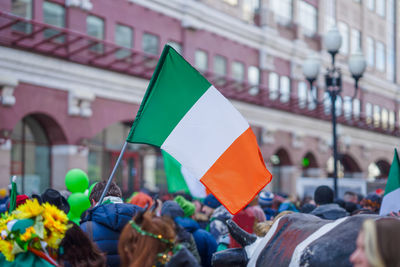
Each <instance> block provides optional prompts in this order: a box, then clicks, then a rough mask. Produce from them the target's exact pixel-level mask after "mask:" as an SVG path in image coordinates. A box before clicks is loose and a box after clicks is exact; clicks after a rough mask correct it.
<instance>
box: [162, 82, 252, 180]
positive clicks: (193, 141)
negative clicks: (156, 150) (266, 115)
mask: <svg viewBox="0 0 400 267" xmlns="http://www.w3.org/2000/svg"><path fill="white" fill-rule="evenodd" d="M248 128H249V124H248V123H247V121H246V120H245V119H244V118H243V117H242V115H241V114H240V113H239V112H238V111H237V110H236V109H235V108H234V107H233V106H232V104H231V103H230V102H229V101H228V100H227V99H226V98H225V97H224V96H223V95H222V94H221V93H220V92H218V90H217V89H215V87H214V86H211V87H210V88H209V89H208V90H207V91H206V92H205V93H204V94H203V95H202V96H201V97H200V99H199V100H198V101H197V102H196V103H195V104H194V105H193V106H192V108H191V109H190V110H189V111H188V112H187V113H186V115H185V116H184V117H183V118H182V120H181V121H180V122H179V123H178V125H177V126H176V127H175V128H174V130H173V131H172V132H171V134H170V135H169V136H168V137H167V139H166V140H165V141H164V143H163V144H162V145H161V149H163V150H165V151H167V152H168V153H169V154H170V155H171V156H173V157H174V158H175V159H176V160H177V161H179V162H180V163H181V164H182V165H183V166H185V168H187V170H188V171H189V172H190V173H192V174H193V175H194V177H195V178H196V179H198V180H199V179H200V178H201V177H203V175H204V174H205V173H206V172H207V171H208V169H209V168H210V167H211V166H212V165H213V164H214V162H215V161H216V160H217V159H218V158H219V157H220V156H221V155H222V153H224V152H225V150H226V149H227V148H228V147H229V146H230V145H231V144H232V143H233V141H235V140H236V139H237V138H238V137H239V136H240V135H241V134H242V133H243V132H244V131H245V130H247V129H248Z"/></svg>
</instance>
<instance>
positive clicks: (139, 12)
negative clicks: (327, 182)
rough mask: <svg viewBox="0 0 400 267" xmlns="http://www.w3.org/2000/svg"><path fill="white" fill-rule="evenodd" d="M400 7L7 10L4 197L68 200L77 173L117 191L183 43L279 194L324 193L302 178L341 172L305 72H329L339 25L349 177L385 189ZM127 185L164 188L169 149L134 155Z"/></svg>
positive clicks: (125, 4)
mask: <svg viewBox="0 0 400 267" xmlns="http://www.w3.org/2000/svg"><path fill="white" fill-rule="evenodd" d="M372 2H373V3H372ZM382 3H383V6H382ZM398 9H399V6H398V5H397V4H396V1H393V0H388V1H379V0H377V1H363V3H361V2H360V1H345V0H337V1H323V0H320V1H318V0H285V1H278V0H260V1H253V0H251V1H250V0H199V1H194V0H186V1H185V0H171V1H163V0H113V1H110V0H96V1H94V0H91V1H90V0H65V1H64V0H4V1H1V2H0V92H1V94H0V96H1V98H0V102H1V103H0V176H1V177H2V178H1V179H0V186H6V185H7V183H8V180H7V178H8V177H9V176H10V175H17V176H18V177H19V179H18V181H19V183H20V188H22V189H21V190H22V191H23V192H26V193H32V192H40V191H43V190H44V189H45V188H46V187H48V186H52V187H54V188H58V189H61V188H63V187H64V184H63V182H64V175H65V173H66V171H67V170H68V169H70V168H75V167H77V168H82V169H84V170H86V171H88V173H89V176H90V179H91V180H93V181H94V180H100V179H106V178H107V177H108V175H109V173H110V169H111V168H112V166H113V164H114V162H115V160H116V158H117V157H118V153H119V150H120V148H121V146H122V143H123V142H124V139H125V138H126V136H127V133H128V131H129V128H130V125H131V123H132V121H133V119H134V116H135V114H136V112H137V110H138V108H139V105H140V102H141V99H142V96H143V94H144V92H145V90H146V87H147V84H148V81H149V79H150V77H151V75H152V72H153V70H154V67H155V64H156V62H157V59H158V56H159V55H160V53H161V51H162V48H163V46H164V44H166V43H170V44H171V45H173V46H174V47H175V48H176V49H177V50H178V51H179V52H180V53H181V54H182V55H183V56H184V57H185V58H186V59H187V60H188V61H189V62H191V63H192V65H194V66H195V67H196V68H197V69H199V70H200V71H202V72H203V73H204V75H205V76H206V77H207V78H208V79H209V80H210V81H211V82H212V83H213V84H214V85H215V86H216V87H217V88H218V89H219V90H220V91H221V92H222V93H223V94H224V95H225V96H227V97H228V98H230V99H231V100H232V102H233V104H234V105H235V106H236V107H237V108H238V110H239V111H240V112H241V113H242V114H243V115H244V116H245V117H246V119H247V120H248V121H249V122H250V124H251V125H252V127H253V129H254V131H255V133H256V134H257V135H258V139H259V144H260V147H261V150H262V153H263V156H264V159H265V161H266V163H267V165H268V166H269V168H270V170H271V171H272V172H273V173H274V177H275V179H274V181H273V183H272V184H271V185H270V187H271V188H272V189H273V190H279V191H284V192H287V193H292V194H294V193H296V183H298V181H304V180H305V183H304V184H307V181H314V180H307V179H306V178H304V179H300V177H327V176H329V175H330V173H331V172H332V168H333V163H332V159H331V155H332V152H331V148H330V143H331V135H332V133H331V123H330V119H331V118H330V113H329V105H330V102H329V101H324V83H323V80H322V79H321V80H318V82H317V85H318V93H317V97H318V99H319V100H321V101H323V104H320V105H315V104H314V103H313V101H312V98H311V96H310V95H309V93H308V89H307V87H308V85H307V84H306V82H305V79H304V77H303V75H302V70H301V66H302V62H303V61H304V60H305V58H306V57H307V55H309V54H310V53H316V54H318V56H319V57H320V58H321V60H322V62H323V65H324V66H328V65H329V63H330V60H329V56H328V54H327V53H326V52H325V51H324V49H323V47H322V41H321V40H322V35H323V33H324V32H326V31H327V29H328V28H329V27H330V25H331V24H332V23H336V24H337V25H338V28H339V30H340V32H341V34H342V37H343V45H342V49H341V51H340V54H339V55H338V57H337V64H338V65H339V66H340V67H341V68H342V71H343V75H344V78H343V93H342V98H341V99H340V100H339V103H338V105H337V108H338V122H339V124H340V126H339V130H338V135H339V153H340V163H341V164H340V172H339V176H340V177H345V178H350V179H353V180H354V181H361V182H362V181H375V179H376V178H385V177H387V174H388V169H389V166H390V162H391V160H392V157H393V149H394V147H396V146H397V148H399V143H400V142H399V137H400V132H399V122H400V121H399V115H400V105H399V103H400V93H399V92H400V91H399V86H398V77H399V74H400V72H399V70H398V68H397V66H398V63H399V56H398V53H397V52H396V51H398V50H399V49H398V48H399V43H400V42H399V38H398V36H397V31H398V25H399V21H398V20H399V19H398V16H396V14H397V12H398ZM358 47H360V48H361V49H362V51H363V53H364V55H365V57H366V58H367V61H368V68H367V71H366V73H365V74H364V77H363V78H362V80H361V82H360V87H361V90H360V92H359V93H358V94H357V96H356V98H355V99H353V100H352V96H353V93H354V89H353V88H354V85H353V80H352V78H351V76H350V74H349V71H348V68H347V63H346V62H347V59H348V57H349V55H350V54H351V52H352V51H354V50H355V49H356V48H358ZM193 153H195V151H194V152H193ZM116 180H117V182H118V183H119V184H120V185H121V187H122V188H123V190H124V192H125V193H127V194H128V193H130V192H132V191H133V190H137V189H139V188H140V187H147V188H149V189H156V188H159V189H160V188H161V189H163V188H165V183H166V182H165V177H164V174H163V162H162V157H161V155H160V153H159V151H158V150H157V149H154V148H152V147H148V146H144V145H130V147H129V150H128V152H127V153H126V154H125V157H124V161H123V164H122V167H121V168H120V169H119V171H118V173H117V178H116ZM344 180H347V179H344ZM344 180H343V181H344ZM320 181H322V180H320ZM351 181H352V180H350V183H351ZM339 183H340V181H339ZM297 186H299V185H297ZM300 186H302V185H301V184H300Z"/></svg>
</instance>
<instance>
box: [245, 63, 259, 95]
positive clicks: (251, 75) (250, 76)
mask: <svg viewBox="0 0 400 267" xmlns="http://www.w3.org/2000/svg"><path fill="white" fill-rule="evenodd" d="M247 80H248V82H249V84H250V86H251V88H250V90H249V94H251V95H256V94H258V92H259V91H260V89H259V87H258V86H259V85H260V70H259V69H258V68H257V67H256V66H250V67H249V68H248V70H247Z"/></svg>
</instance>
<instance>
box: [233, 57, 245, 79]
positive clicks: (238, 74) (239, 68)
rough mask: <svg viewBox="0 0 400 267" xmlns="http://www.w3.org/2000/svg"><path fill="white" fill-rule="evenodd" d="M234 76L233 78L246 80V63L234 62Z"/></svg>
mask: <svg viewBox="0 0 400 267" xmlns="http://www.w3.org/2000/svg"><path fill="white" fill-rule="evenodd" d="M232 78H233V80H235V81H237V82H239V83H242V82H243V81H244V65H243V63H241V62H238V61H234V62H233V63H232Z"/></svg>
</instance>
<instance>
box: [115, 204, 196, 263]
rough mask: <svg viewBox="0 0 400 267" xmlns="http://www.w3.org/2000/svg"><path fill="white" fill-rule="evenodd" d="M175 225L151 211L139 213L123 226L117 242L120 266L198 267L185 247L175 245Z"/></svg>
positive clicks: (167, 218) (165, 217)
mask: <svg viewBox="0 0 400 267" xmlns="http://www.w3.org/2000/svg"><path fill="white" fill-rule="evenodd" d="M175 240H176V233H175V226H174V222H173V221H172V220H171V218H169V217H167V216H163V217H158V216H155V214H154V213H153V212H151V211H146V212H144V213H142V212H139V213H138V214H137V215H136V216H135V217H134V218H133V219H132V220H130V221H129V223H128V224H127V225H126V226H125V227H124V229H123V231H122V234H121V238H120V240H119V243H118V252H119V255H120V256H121V266H122V267H128V266H129V267H152V266H157V267H164V266H165V267H186V266H193V267H198V266H199V264H198V262H197V260H196V259H195V258H194V257H193V255H192V254H191V253H190V252H189V251H188V250H187V248H186V247H184V246H180V245H179V244H177V243H176V242H175Z"/></svg>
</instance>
